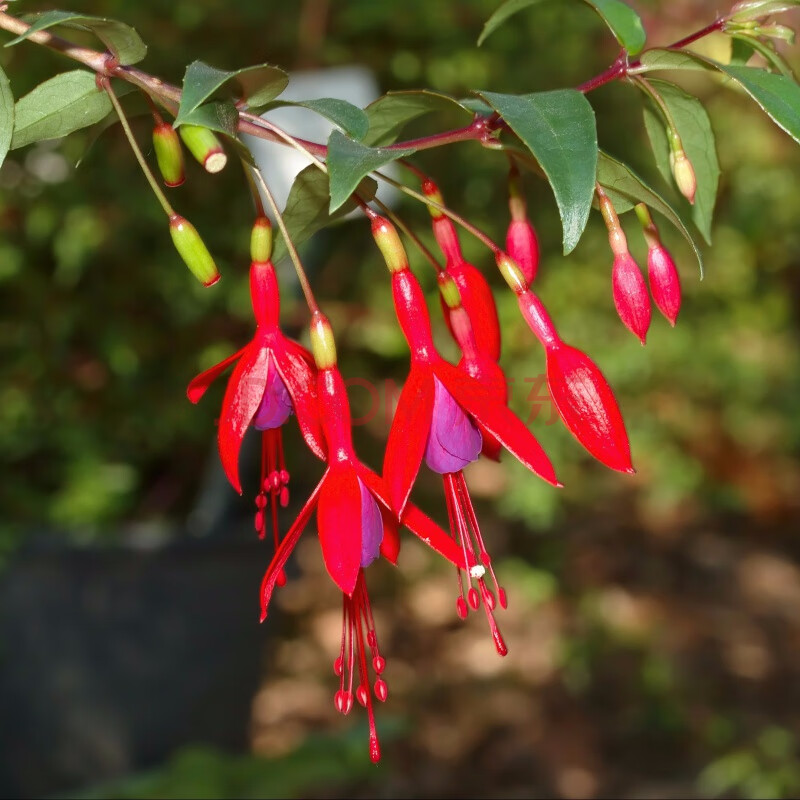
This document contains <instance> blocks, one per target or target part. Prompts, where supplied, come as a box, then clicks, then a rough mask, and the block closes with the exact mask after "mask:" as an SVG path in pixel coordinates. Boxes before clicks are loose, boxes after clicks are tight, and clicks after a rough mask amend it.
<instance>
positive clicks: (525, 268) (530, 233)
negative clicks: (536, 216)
mask: <svg viewBox="0 0 800 800" xmlns="http://www.w3.org/2000/svg"><path fill="white" fill-rule="evenodd" d="M506 250H507V251H508V254H509V255H510V256H511V258H513V259H514V261H516V262H517V264H518V265H519V268H520V269H521V270H522V274H523V275H524V276H525V281H526V282H527V283H528V285H530V284H532V283H533V281H534V278H536V272H537V270H538V269H539V240H538V239H537V237H536V231H535V230H534V228H533V225H531V223H530V222H528V220H527V219H512V220H511V222H510V223H509V226H508V232H507V233H506Z"/></svg>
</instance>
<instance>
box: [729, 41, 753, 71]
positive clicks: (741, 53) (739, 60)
mask: <svg viewBox="0 0 800 800" xmlns="http://www.w3.org/2000/svg"><path fill="white" fill-rule="evenodd" d="M753 53H755V48H754V47H753V45H752V40H751V39H750V38H749V37H743V36H732V37H731V58H730V62H729V63H730V64H737V65H740V66H744V65H745V64H746V63H747V62H748V61H749V60H750V59H751V58H752V57H753Z"/></svg>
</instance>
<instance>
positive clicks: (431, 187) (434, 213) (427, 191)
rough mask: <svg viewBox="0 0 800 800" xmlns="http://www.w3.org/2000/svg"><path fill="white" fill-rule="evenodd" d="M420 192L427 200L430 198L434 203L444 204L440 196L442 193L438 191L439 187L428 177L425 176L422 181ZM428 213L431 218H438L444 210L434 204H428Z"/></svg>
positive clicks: (442, 214)
mask: <svg viewBox="0 0 800 800" xmlns="http://www.w3.org/2000/svg"><path fill="white" fill-rule="evenodd" d="M422 192H423V194H424V195H425V197H427V198H428V199H429V200H432V201H433V202H434V203H438V204H439V205H440V206H443V205H444V198H443V197H442V193H441V192H440V191H439V187H438V186H437V185H436V184H435V183H434V182H433V181H432V180H431V179H430V178H426V179H425V180H424V181H423V182H422ZM428 213H429V214H430V215H431V217H433V219H439V218H440V217H443V216H444V212H443V211H442V210H441V209H439V208H436V206H433V205H430V204H428Z"/></svg>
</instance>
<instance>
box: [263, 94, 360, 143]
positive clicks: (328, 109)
mask: <svg viewBox="0 0 800 800" xmlns="http://www.w3.org/2000/svg"><path fill="white" fill-rule="evenodd" d="M286 106H299V107H301V108H307V109H309V110H311V111H314V112H316V113H317V114H319V115H320V116H323V117H326V118H327V119H329V120H330V121H331V122H332V123H333V124H334V125H338V126H339V127H340V128H341V129H342V130H343V131H344V132H345V133H346V134H347V135H348V136H350V137H352V138H353V139H363V138H364V137H365V136H366V135H367V131H369V118H368V117H367V115H366V114H365V113H364V112H363V111H362V110H361V109H360V108H358V106H354V105H353V104H352V103H348V102H347V101H346V100H339V99H338V98H335V97H321V98H319V99H318V100H275V101H274V102H272V103H268V104H267V105H266V106H261V107H259V108H257V109H253V108H251V109H250V110H251V111H253V112H255V113H258V114H262V113H264V112H265V111H269V110H271V109H273V108H284V107H286Z"/></svg>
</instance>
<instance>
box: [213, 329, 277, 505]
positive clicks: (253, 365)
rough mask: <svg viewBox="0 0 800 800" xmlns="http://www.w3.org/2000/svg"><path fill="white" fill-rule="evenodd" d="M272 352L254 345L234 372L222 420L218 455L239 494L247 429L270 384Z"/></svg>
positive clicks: (250, 345)
mask: <svg viewBox="0 0 800 800" xmlns="http://www.w3.org/2000/svg"><path fill="white" fill-rule="evenodd" d="M269 354H270V350H269V348H268V347H267V346H266V345H260V344H258V343H257V342H255V341H254V342H251V343H250V344H249V345H248V346H247V347H246V348H245V349H244V352H243V353H242V357H241V358H240V359H239V363H238V364H237V365H236V368H235V369H234V370H233V373H232V374H231V377H230V379H229V380H228V386H227V388H226V390H225V397H224V398H223V400H222V412H221V414H220V417H219V432H218V439H219V454H220V459H221V461H222V468H223V469H224V470H225V474H226V475H227V476H228V480H229V481H230V482H231V485H232V486H233V488H234V489H236V491H237V492H239V494H241V493H242V486H241V483H240V481H239V450H240V449H241V447H242V439H244V434H245V432H246V431H247V426H248V425H249V424H250V421H251V420H252V419H253V416H254V414H255V413H256V411H257V410H258V406H259V404H260V403H261V399H262V397H263V396H264V387H265V386H266V384H267V367H268V365H269Z"/></svg>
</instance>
